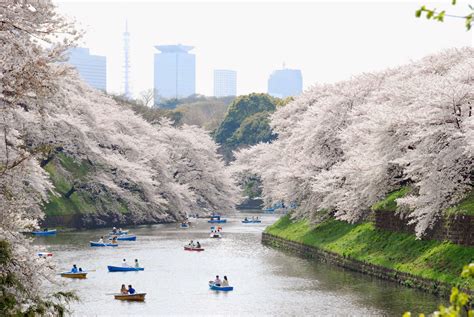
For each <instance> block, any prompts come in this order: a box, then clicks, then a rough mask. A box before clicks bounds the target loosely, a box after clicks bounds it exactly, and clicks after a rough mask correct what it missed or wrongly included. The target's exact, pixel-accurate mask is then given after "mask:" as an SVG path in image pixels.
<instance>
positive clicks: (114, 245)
mask: <svg viewBox="0 0 474 317" xmlns="http://www.w3.org/2000/svg"><path fill="white" fill-rule="evenodd" d="M89 242H90V243H91V247H118V244H116V243H100V242H94V241H89Z"/></svg>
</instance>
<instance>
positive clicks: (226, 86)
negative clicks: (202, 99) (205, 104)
mask: <svg viewBox="0 0 474 317" xmlns="http://www.w3.org/2000/svg"><path fill="white" fill-rule="evenodd" d="M236 95H237V72H236V71H235V70H228V69H216V70H214V96H215V97H227V96H236Z"/></svg>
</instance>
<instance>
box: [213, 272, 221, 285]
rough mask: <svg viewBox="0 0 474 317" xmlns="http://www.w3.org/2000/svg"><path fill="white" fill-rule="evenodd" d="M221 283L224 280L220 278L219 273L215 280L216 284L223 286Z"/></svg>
mask: <svg viewBox="0 0 474 317" xmlns="http://www.w3.org/2000/svg"><path fill="white" fill-rule="evenodd" d="M221 284H222V281H221V279H220V278H219V275H216V279H215V280H214V285H215V286H221Z"/></svg>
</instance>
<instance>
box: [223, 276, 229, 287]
mask: <svg viewBox="0 0 474 317" xmlns="http://www.w3.org/2000/svg"><path fill="white" fill-rule="evenodd" d="M222 286H229V281H228V280H227V276H224V280H223V281H222Z"/></svg>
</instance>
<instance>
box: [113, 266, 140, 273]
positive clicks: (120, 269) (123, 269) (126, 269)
mask: <svg viewBox="0 0 474 317" xmlns="http://www.w3.org/2000/svg"><path fill="white" fill-rule="evenodd" d="M107 269H108V270H109V272H132V271H143V270H145V268H143V267H133V266H130V267H123V266H112V265H108V266H107Z"/></svg>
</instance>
